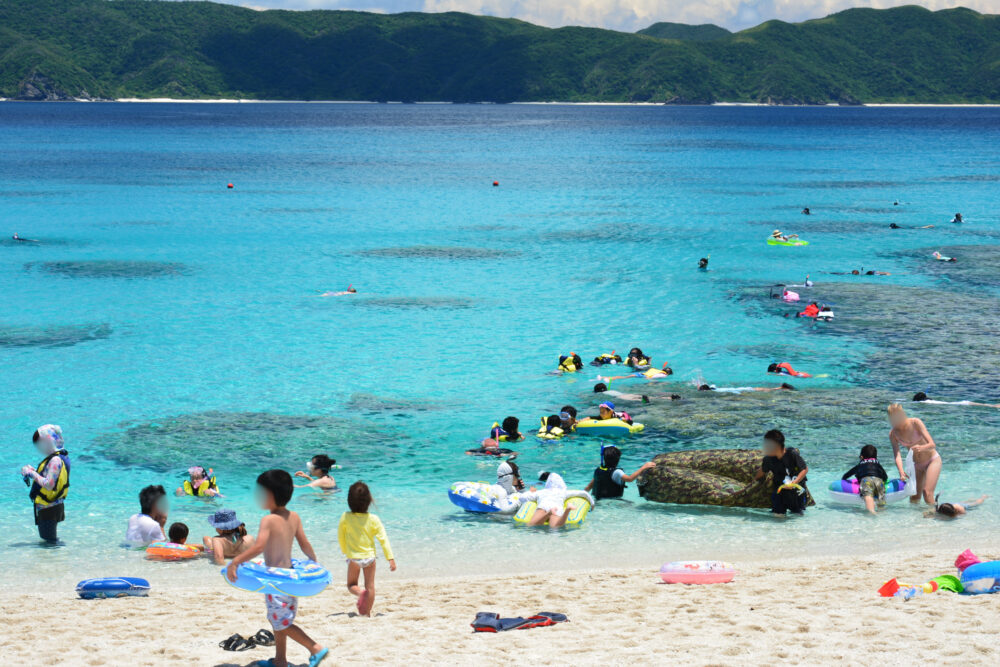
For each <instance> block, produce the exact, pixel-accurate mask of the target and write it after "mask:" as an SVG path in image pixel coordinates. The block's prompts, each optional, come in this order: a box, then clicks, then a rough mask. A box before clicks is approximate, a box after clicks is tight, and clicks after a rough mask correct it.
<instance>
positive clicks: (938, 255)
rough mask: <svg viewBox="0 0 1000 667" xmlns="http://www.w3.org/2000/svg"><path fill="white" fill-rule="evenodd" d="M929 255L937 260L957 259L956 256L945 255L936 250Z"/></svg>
mask: <svg viewBox="0 0 1000 667" xmlns="http://www.w3.org/2000/svg"><path fill="white" fill-rule="evenodd" d="M931 257H933V258H934V259H936V260H937V261H939V262H957V261H958V258H956V257H945V256H944V255H942V254H941V253H940V252H938V251H937V250H935V251H934V254H933V255H931Z"/></svg>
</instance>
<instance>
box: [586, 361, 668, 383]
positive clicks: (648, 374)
mask: <svg viewBox="0 0 1000 667" xmlns="http://www.w3.org/2000/svg"><path fill="white" fill-rule="evenodd" d="M673 374H674V371H673V369H672V368H670V364H669V363H667V364H663V368H662V369H660V368H650V369H649V370H646V371H642V372H641V373H629V374H628V375H613V376H611V377H601V376H600V375H598V376H597V381H598V382H602V381H603V382H613V381H614V380H627V379H628V378H646V379H647V380H650V381H653V380H665V379H667V378H668V377H670V376H671V375H673Z"/></svg>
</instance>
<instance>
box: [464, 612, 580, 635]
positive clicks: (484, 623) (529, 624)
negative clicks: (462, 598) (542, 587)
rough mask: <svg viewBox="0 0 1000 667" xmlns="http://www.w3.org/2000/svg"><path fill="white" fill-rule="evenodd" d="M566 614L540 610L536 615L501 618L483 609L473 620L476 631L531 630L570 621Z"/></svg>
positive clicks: (473, 627)
mask: <svg viewBox="0 0 1000 667" xmlns="http://www.w3.org/2000/svg"><path fill="white" fill-rule="evenodd" d="M568 620H569V619H568V618H566V614H554V613H552V612H550V611H540V612H538V613H537V614H535V615H534V616H528V617H527V618H525V617H523V616H518V617H517V618H500V614H494V613H493V612H492V611H481V612H479V613H478V614H476V620H474V621H473V622H472V629H473V630H474V631H475V632H506V631H507V630H529V629H531V628H544V627H546V626H549V625H555V624H556V623H563V622H565V621H568Z"/></svg>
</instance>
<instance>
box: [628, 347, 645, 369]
mask: <svg viewBox="0 0 1000 667" xmlns="http://www.w3.org/2000/svg"><path fill="white" fill-rule="evenodd" d="M651 363H652V358H651V357H649V356H648V355H646V354H643V352H642V350H640V349H639V348H637V347H633V348H632V349H631V350H629V351H628V358H627V359H625V365H626V366H631V367H632V368H635V369H636V370H638V369H640V368H646V367H647V366H649V364H651Z"/></svg>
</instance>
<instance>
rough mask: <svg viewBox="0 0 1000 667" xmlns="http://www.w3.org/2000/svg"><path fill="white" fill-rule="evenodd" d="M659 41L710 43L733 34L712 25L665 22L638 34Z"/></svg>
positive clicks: (644, 29) (655, 24)
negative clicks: (673, 40) (675, 40)
mask: <svg viewBox="0 0 1000 667" xmlns="http://www.w3.org/2000/svg"><path fill="white" fill-rule="evenodd" d="M636 34H637V35H646V36H647V37H655V38H657V39H677V40H680V41H682V42H710V41H712V40H713V39H721V38H723V37H728V36H729V35H732V34H733V33H731V32H729V31H728V30H726V29H725V28H720V27H719V26H717V25H712V24H711V23H703V24H702V25H687V24H686V23H670V22H667V21H663V22H661V23H654V24H653V25H651V26H649V27H648V28H643V29H642V30H640V31H638V32H637V33H636Z"/></svg>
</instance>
